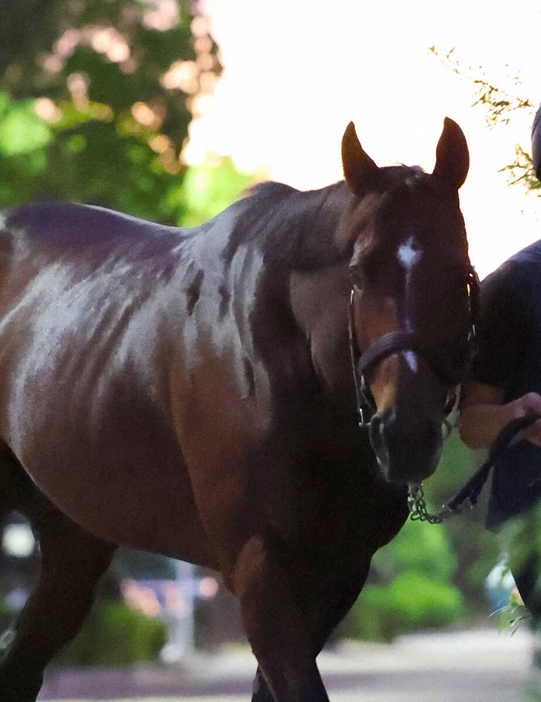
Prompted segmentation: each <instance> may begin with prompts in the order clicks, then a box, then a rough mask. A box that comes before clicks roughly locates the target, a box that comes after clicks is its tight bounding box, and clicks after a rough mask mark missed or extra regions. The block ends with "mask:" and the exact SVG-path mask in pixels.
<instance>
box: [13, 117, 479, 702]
mask: <svg viewBox="0 0 541 702" xmlns="http://www.w3.org/2000/svg"><path fill="white" fill-rule="evenodd" d="M342 162H343V170H344V176H345V178H344V180H341V181H340V182H337V183H334V184H332V185H330V186H328V187H325V188H322V189H319V190H313V191H308V192H301V191H298V190H296V189H294V188H292V187H289V186H287V185H284V184H278V183H265V184H260V185H258V186H255V187H254V188H253V189H252V190H251V191H250V192H249V193H248V194H246V196H245V197H243V198H241V199H239V200H238V201H237V202H236V203H234V204H233V205H232V206H231V207H229V208H228V209H226V210H225V211H224V212H222V213H221V214H219V215H218V216H216V217H215V218H214V219H212V220H210V221H209V222H207V223H205V224H203V225H202V226H200V227H197V228H194V229H183V228H175V227H171V226H165V225H159V224H154V223H151V222H148V221H143V220H140V219H136V218H133V217H130V216H127V215H124V214H120V213H118V212H114V211H112V210H108V209H105V208H101V207H98V206H84V205H79V204H68V203H59V202H41V203H39V202H38V203H33V204H27V205H20V206H13V207H10V208H7V209H5V210H3V211H2V213H1V215H0V487H1V489H0V511H1V513H2V514H7V513H9V512H10V511H13V510H16V511H18V512H19V513H21V514H23V515H25V516H26V518H27V519H28V520H29V522H30V524H31V525H32V528H33V530H34V532H35V534H36V538H37V540H38V543H39V547H40V560H41V565H40V571H39V576H38V578H37V583H36V587H35V589H34V591H33V593H32V594H31V596H30V598H29V600H28V602H27V604H26V605H25V607H24V609H23V610H22V612H21V614H20V616H19V617H18V619H17V621H16V623H15V626H14V629H13V632H12V634H11V639H10V642H9V645H7V646H6V647H5V651H4V654H3V658H2V660H1V663H0V698H1V699H2V700H3V702H33V701H34V700H35V699H36V697H37V695H38V692H39V689H40V687H41V684H42V681H43V674H44V669H45V667H46V666H47V664H48V663H49V661H50V660H51V659H52V658H53V657H54V655H55V654H56V653H57V652H58V651H59V649H60V648H61V647H62V646H64V645H65V644H66V643H67V642H68V641H70V640H71V639H72V638H73V637H74V635H75V634H76V633H77V631H78V630H79V628H80V626H81V625H82V622H83V620H84V619H85V616H86V615H87V613H88V611H89V609H90V607H91V604H92V602H93V599H94V597H95V591H96V585H97V583H98V581H99V579H100V577H101V576H102V575H103V574H104V573H105V571H106V570H107V568H108V566H109V564H110V561H111V558H112V556H113V554H114V552H115V550H116V549H117V547H118V546H119V545H129V546H133V547H137V548H140V549H146V550H148V551H152V552H156V553H161V554H167V555H170V556H174V557H177V558H180V559H183V560H186V561H189V562H192V563H195V564H200V565H203V566H206V567H209V568H213V569H216V570H217V571H219V572H220V573H221V574H222V576H223V579H224V582H225V584H226V586H227V587H228V588H229V590H230V591H231V592H232V593H234V594H235V595H236V596H237V597H238V598H239V600H240V608H241V616H242V622H243V626H244V630H245V632H246V636H247V639H248V641H249V643H250V645H251V647H252V650H253V652H254V654H255V658H256V659H257V671H256V674H255V680H254V686H253V696H252V701H253V702H308V701H310V702H324V701H326V700H328V697H327V694H326V691H325V687H324V684H323V682H322V679H321V677H320V674H319V672H318V668H317V664H316V656H317V655H318V653H319V652H320V650H321V649H322V647H323V646H324V644H325V642H326V641H327V639H328V637H329V635H330V633H331V632H332V631H333V629H334V628H335V627H336V625H337V624H338V623H339V622H340V621H341V619H342V618H343V617H344V616H345V614H346V613H347V612H348V610H349V609H350V608H351V606H352V604H353V603H354V601H355V599H356V598H357V596H358V595H359V592H360V591H361V589H362V587H363V584H364V582H365V579H366V577H367V573H368V569H369V565H370V560H371V558H372V556H373V554H374V553H375V551H376V550H377V549H379V548H380V547H381V546H383V545H384V544H386V543H387V542H389V541H390V540H391V539H392V538H393V537H394V536H395V535H396V534H397V532H398V531H399V530H400V528H401V526H402V525H403V523H404V521H405V519H406V518H407V515H408V491H409V489H411V487H412V486H418V485H420V483H421V482H422V481H423V480H424V479H425V478H427V477H428V476H429V475H430V474H431V473H432V472H433V471H434V470H435V468H436V465H437V463H438V457H439V454H440V451H441V447H442V422H443V421H444V420H445V417H446V415H447V413H448V412H449V410H450V405H451V404H452V401H453V397H454V395H453V393H454V389H455V387H456V385H457V384H458V383H460V381H461V380H462V378H463V376H464V373H465V369H466V365H467V356H468V349H469V348H470V346H471V338H470V337H471V331H472V307H473V305H472V267H471V263H470V260H469V257H468V246H467V239H466V232H465V226H464V221H463V217H462V214H461V211H460V205H459V198H458V189H459V188H460V186H461V185H462V183H463V182H464V180H465V178H466V175H467V172H468V167H469V155H468V148H467V144H466V140H465V137H464V134H463V133H462V131H461V129H460V127H459V126H458V125H457V124H456V123H455V122H453V121H452V120H450V119H446V120H445V122H444V127H443V131H442V133H441V136H440V138H439V141H438V144H437V148H436V165H435V168H434V170H433V172H432V173H425V172H424V171H423V170H422V169H421V168H419V167H417V166H414V167H407V166H404V165H397V166H390V167H379V166H378V165H376V163H375V162H374V161H373V160H372V159H371V158H370V157H369V156H368V154H367V153H366V152H365V151H364V149H363V148H362V146H361V144H360V142H359V139H358V137H357V134H356V131H355V127H354V125H353V123H350V125H349V126H348V127H347V129H346V131H345V133H344V136H343V140H342ZM359 412H363V413H364V424H365V425H366V427H359V417H358V415H359ZM368 415H370V416H368Z"/></svg>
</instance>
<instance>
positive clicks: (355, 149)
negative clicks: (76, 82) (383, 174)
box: [342, 122, 380, 197]
mask: <svg viewBox="0 0 541 702" xmlns="http://www.w3.org/2000/svg"><path fill="white" fill-rule="evenodd" d="M342 166H343V168H344V176H345V178H346V183H347V184H348V185H349V187H350V190H351V191H352V192H353V193H355V195H358V196H359V197H362V196H363V195H366V193H368V192H370V191H371V190H375V189H376V188H377V184H378V181H379V178H380V169H379V167H378V166H377V165H376V164H375V163H374V161H372V159H371V158H370V156H368V154H367V153H366V152H365V150H364V149H363V147H362V146H361V143H360V141H359V138H358V137H357V132H356V131H355V125H354V124H353V122H350V123H349V124H348V126H347V127H346V131H345V132H344V136H343V138H342Z"/></svg>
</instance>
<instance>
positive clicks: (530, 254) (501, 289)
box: [472, 241, 541, 528]
mask: <svg viewBox="0 0 541 702" xmlns="http://www.w3.org/2000/svg"><path fill="white" fill-rule="evenodd" d="M472 376H473V380H475V381H478V382H481V383H486V384H487V385H492V386H494V387H498V388H499V389H500V391H501V393H502V398H503V401H504V402H510V401H511V400H515V399H517V398H518V397H521V396H522V395H524V394H525V393H527V392H532V391H534V392H537V393H539V394H541V241H538V242H536V243H534V244H532V245H531V246H528V247H527V248H525V249H523V250H522V251H519V252H518V253H517V254H515V255H514V256H512V257H511V258H510V259H509V260H508V261H506V262H505V263H504V264H502V265H501V266H500V267H499V268H498V269H497V270H496V271H494V273H492V274H491V275H489V276H488V277H487V278H486V279H485V280H484V281H483V283H482V286H481V324H480V328H479V351H478V353H477V355H476V357H475V359H474V361H473V364H472ZM539 499H541V448H538V447H536V446H534V445H533V444H531V443H530V442H528V441H521V442H519V443H517V444H515V445H514V446H512V447H511V448H510V449H509V450H508V451H507V452H506V453H505V456H504V457H503V458H502V459H501V460H500V461H499V463H498V465H497V466H496V467H495V470H494V477H493V481H492V490H491V495H490V502H489V510H488V517H487V526H488V527H489V528H495V527H498V526H499V525H500V524H501V523H502V522H504V521H505V520H507V519H510V518H511V517H514V516H517V515H518V514H521V513H523V512H525V511H527V510H529V509H531V508H532V507H533V506H534V505H535V504H536V503H537V502H538V500H539Z"/></svg>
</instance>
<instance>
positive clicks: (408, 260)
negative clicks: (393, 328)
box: [397, 234, 423, 373]
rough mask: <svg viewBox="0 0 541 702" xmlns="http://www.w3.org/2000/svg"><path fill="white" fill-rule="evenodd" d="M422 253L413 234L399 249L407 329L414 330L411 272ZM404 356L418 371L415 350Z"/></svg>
mask: <svg viewBox="0 0 541 702" xmlns="http://www.w3.org/2000/svg"><path fill="white" fill-rule="evenodd" d="M422 253H423V252H422V250H421V249H420V248H419V245H418V244H417V242H416V241H415V237H414V236H413V235H412V234H411V235H410V236H408V238H407V239H406V240H405V241H404V242H403V243H402V244H400V246H399V247H398V250H397V258H398V261H399V263H400V265H401V266H402V268H403V269H404V270H405V272H406V289H405V294H406V299H405V319H404V324H405V327H406V330H407V331H413V325H412V323H411V319H410V317H409V314H408V310H409V309H410V304H409V301H410V281H411V273H412V271H413V268H414V267H415V266H416V265H417V263H419V261H420V260H421V256H422ZM404 358H405V360H406V363H407V364H408V366H409V368H410V370H411V371H412V373H417V370H418V365H417V357H416V355H415V353H414V352H413V351H405V352H404Z"/></svg>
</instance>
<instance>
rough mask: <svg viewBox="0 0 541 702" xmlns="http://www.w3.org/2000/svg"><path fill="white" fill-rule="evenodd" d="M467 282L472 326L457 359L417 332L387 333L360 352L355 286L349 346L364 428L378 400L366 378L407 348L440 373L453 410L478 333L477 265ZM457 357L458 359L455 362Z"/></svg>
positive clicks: (361, 422)
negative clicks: (356, 326) (383, 362)
mask: <svg viewBox="0 0 541 702" xmlns="http://www.w3.org/2000/svg"><path fill="white" fill-rule="evenodd" d="M466 285H467V289H468V301H469V308H470V330H469V333H468V337H467V340H466V341H465V342H464V343H463V344H458V345H457V346H456V347H455V348H454V349H453V350H454V352H455V354H454V355H455V356H456V358H455V359H453V358H452V356H453V353H452V352H451V351H450V349H449V347H448V346H445V347H441V348H439V347H435V346H432V345H430V344H427V343H425V342H424V341H423V340H422V339H420V338H419V336H418V335H417V334H416V333H415V332H403V331H398V332H390V333H389V334H384V335H383V336H382V337H380V338H379V339H378V340H377V341H375V342H374V343H373V344H372V345H371V346H369V347H368V348H367V349H366V350H365V351H364V352H362V353H360V352H359V349H358V347H357V344H356V341H355V335H354V331H353V330H354V326H353V305H354V299H355V286H352V288H351V292H350V298H349V326H348V333H349V349H350V356H351V365H352V371H353V379H354V384H355V394H356V400H357V415H358V421H359V427H360V428H361V429H367V428H368V427H370V423H371V420H372V416H373V415H374V413H375V411H376V407H375V402H374V399H373V397H372V393H371V391H370V386H369V384H368V382H367V379H366V377H367V374H368V373H369V372H370V370H372V369H373V368H375V366H377V364H378V363H379V362H380V361H382V360H383V359H385V358H388V357H389V356H392V355H394V354H397V353H401V352H403V351H412V352H413V353H416V354H417V355H419V356H421V357H422V358H424V359H425V360H426V361H427V362H428V364H429V366H430V367H431V368H432V369H433V371H434V373H435V374H436V376H437V377H438V378H439V379H440V380H441V381H442V382H443V383H444V384H445V385H446V386H447V387H448V391H449V392H448V401H447V403H446V405H445V408H444V414H445V415H448V414H449V413H450V412H451V410H452V409H453V406H454V404H455V401H456V392H455V388H456V386H457V385H459V384H460V382H462V380H464V376H465V372H466V370H467V367H468V365H469V361H470V360H471V357H472V355H473V350H474V345H475V339H476V334H477V324H478V318H479V278H478V276H477V273H476V272H475V269H474V268H473V267H471V268H470V269H469V271H468V279H467V283H466ZM453 360H455V361H458V362H457V363H456V364H453V363H452V361H453ZM450 362H451V363H450Z"/></svg>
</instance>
